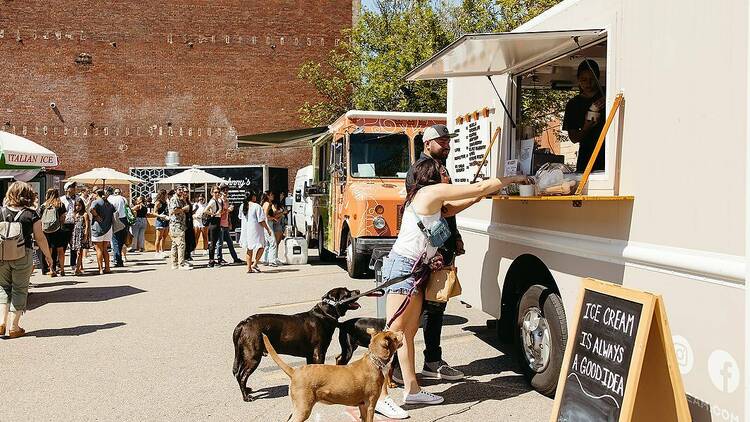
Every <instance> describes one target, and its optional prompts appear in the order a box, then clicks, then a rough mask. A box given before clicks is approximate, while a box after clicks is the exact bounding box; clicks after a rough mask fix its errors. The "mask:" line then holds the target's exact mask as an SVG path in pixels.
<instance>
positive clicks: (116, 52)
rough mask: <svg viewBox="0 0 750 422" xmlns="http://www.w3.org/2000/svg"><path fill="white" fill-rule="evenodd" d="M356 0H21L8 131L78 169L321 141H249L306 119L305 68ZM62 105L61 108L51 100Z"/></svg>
mask: <svg viewBox="0 0 750 422" xmlns="http://www.w3.org/2000/svg"><path fill="white" fill-rule="evenodd" d="M358 7H359V5H358V1H356V0H355V1H354V6H353V2H352V0H328V1H324V2H319V1H313V0H296V1H289V0H287V1H284V0H274V1H264V2H255V1H238V0H234V1H229V0H204V1H197V0H192V1H191V0H184V1H175V0H169V1H164V2H145V3H144V2H132V1H127V0H117V1H113V2H91V1H81V0H74V1H67V2H61V1H54V0H53V1H51V2H50V1H38V0H24V1H10V2H3V3H2V13H0V64H1V65H2V68H3V77H2V78H0V129H2V130H6V131H9V132H14V133H17V134H19V135H22V136H25V137H27V138H29V139H31V140H33V141H35V142H38V143H40V144H42V145H45V146H46V147H48V148H50V149H52V150H53V151H55V152H56V153H57V154H58V156H59V157H60V167H59V168H60V169H62V170H65V171H66V172H67V173H68V174H69V175H71V174H75V173H79V172H82V171H86V170H88V169H90V168H92V167H100V166H107V167H113V168H116V169H118V170H121V171H127V169H128V168H129V167H135V166H155V165H163V164H164V159H165V154H166V152H167V151H168V150H173V151H179V152H180V156H181V160H180V161H181V165H191V164H202V165H218V164H224V165H227V164H269V165H273V166H278V167H288V168H289V174H290V178H293V175H294V174H295V172H296V170H297V169H298V168H299V167H302V166H304V165H308V164H310V151H309V148H305V147H303V148H295V149H291V150H290V149H273V148H252V149H244V148H243V149H237V148H236V142H235V136H236V135H237V134H250V133H262V132H272V131H280V130H289V129H296V128H301V127H303V124H302V123H301V122H300V121H299V118H298V109H299V108H300V106H301V105H302V104H303V103H304V102H305V101H310V100H311V99H314V98H315V93H314V91H313V90H312V89H311V88H310V87H309V85H308V84H306V83H305V82H304V81H301V80H299V79H298V78H297V72H298V70H299V68H300V66H301V65H302V64H303V63H304V62H306V61H308V60H321V59H322V58H323V57H324V56H325V54H327V52H328V51H329V50H330V49H332V48H333V47H334V46H335V45H336V43H337V42H338V39H340V38H341V36H342V34H341V30H342V29H344V28H347V27H350V26H351V24H352V19H353V8H354V9H358ZM52 103H54V107H52V106H51V104H52Z"/></svg>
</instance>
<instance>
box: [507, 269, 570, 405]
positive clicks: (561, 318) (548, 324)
mask: <svg viewBox="0 0 750 422" xmlns="http://www.w3.org/2000/svg"><path fill="white" fill-rule="evenodd" d="M514 338H515V347H514V350H515V353H516V357H517V359H518V364H519V365H520V366H521V371H522V372H523V374H524V376H525V377H526V379H527V380H528V381H529V383H530V384H531V386H532V387H533V388H534V390H536V391H537V392H539V393H540V394H543V395H545V396H547V397H554V395H555V389H556V387H557V381H558V377H559V376H560V369H561V367H562V362H563V356H564V355H565V345H566V344H567V341H568V325H567V322H566V319H565V310H564V308H563V304H562V299H560V296H559V295H558V294H557V293H555V292H554V291H552V289H550V288H547V287H545V286H542V285H539V284H536V285H533V286H531V287H529V288H528V289H527V290H526V292H525V293H524V294H523V295H522V296H521V300H520V301H519V304H518V313H517V317H516V324H515V336H514Z"/></svg>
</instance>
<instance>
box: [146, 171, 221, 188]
mask: <svg viewBox="0 0 750 422" xmlns="http://www.w3.org/2000/svg"><path fill="white" fill-rule="evenodd" d="M156 183H159V184H163V185H203V184H217V185H219V184H222V183H229V182H228V181H227V180H224V179H222V178H221V177H218V176H214V175H213V174H211V173H209V172H207V171H204V170H201V169H199V168H198V167H195V166H194V167H192V168H189V169H187V170H185V171H183V172H182V173H177V174H175V175H174V176H169V177H167V178H164V179H161V180H159V181H158V182H156Z"/></svg>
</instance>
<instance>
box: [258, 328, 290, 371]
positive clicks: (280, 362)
mask: <svg viewBox="0 0 750 422" xmlns="http://www.w3.org/2000/svg"><path fill="white" fill-rule="evenodd" d="M263 344H265V345H266V350H267V351H268V354H269V355H271V359H273V361H274V362H276V364H277V365H279V368H281V370H282V371H284V372H286V374H287V375H288V376H289V377H290V378H291V377H292V375H293V374H294V368H292V367H291V366H289V365H287V364H286V362H284V361H283V360H281V358H280V357H279V355H278V354H277V353H276V349H274V348H273V345H272V344H271V342H270V341H269V340H268V337H266V335H265V334H263Z"/></svg>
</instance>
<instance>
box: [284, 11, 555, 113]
mask: <svg viewBox="0 0 750 422" xmlns="http://www.w3.org/2000/svg"><path fill="white" fill-rule="evenodd" d="M558 1H559V0H463V1H462V2H461V3H460V4H458V5H454V4H453V3H452V2H449V1H447V0H442V1H429V0H378V1H377V2H376V7H375V10H367V9H363V10H362V12H361V14H360V17H359V20H358V21H357V23H356V24H355V25H354V27H353V28H352V29H351V30H349V31H346V32H345V33H344V37H343V41H342V42H340V43H339V45H338V46H337V47H336V48H335V49H334V50H332V51H331V52H330V53H329V55H328V57H327V58H326V60H325V62H324V63H314V62H309V63H305V64H304V65H303V66H302V68H301V69H300V72H299V77H300V78H301V79H303V80H305V81H307V82H308V83H310V84H311V85H312V86H313V87H314V88H315V90H316V91H317V92H318V93H319V94H320V99H319V100H318V101H316V102H306V103H305V104H304V105H303V106H302V108H301V109H300V117H301V119H302V121H303V122H304V123H306V124H308V125H311V126H319V125H325V124H329V123H330V122H332V121H333V120H335V119H336V118H337V117H338V116H340V115H341V114H343V113H345V112H346V111H347V110H350V109H362V110H384V111H413V112H445V105H446V94H447V93H446V84H445V81H444V80H435V81H418V82H407V81H405V80H404V79H403V76H404V75H405V74H406V73H408V72H409V71H410V70H412V69H414V68H415V67H417V66H418V65H419V64H421V63H422V62H424V61H425V60H427V59H429V58H430V57H431V56H432V55H433V54H435V53H436V52H438V51H440V50H441V49H442V48H443V47H445V46H447V45H448V44H449V43H450V42H451V41H453V40H454V39H455V38H457V37H459V36H461V35H463V34H466V33H473V32H497V31H508V30H510V29H512V28H514V27H516V26H518V25H520V24H521V23H523V22H525V21H526V20H528V19H531V18H532V17H534V16H536V15H537V14H539V13H541V12H542V11H544V10H545V9H547V8H549V7H550V6H551V5H554V4H556V3H557V2H558Z"/></svg>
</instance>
